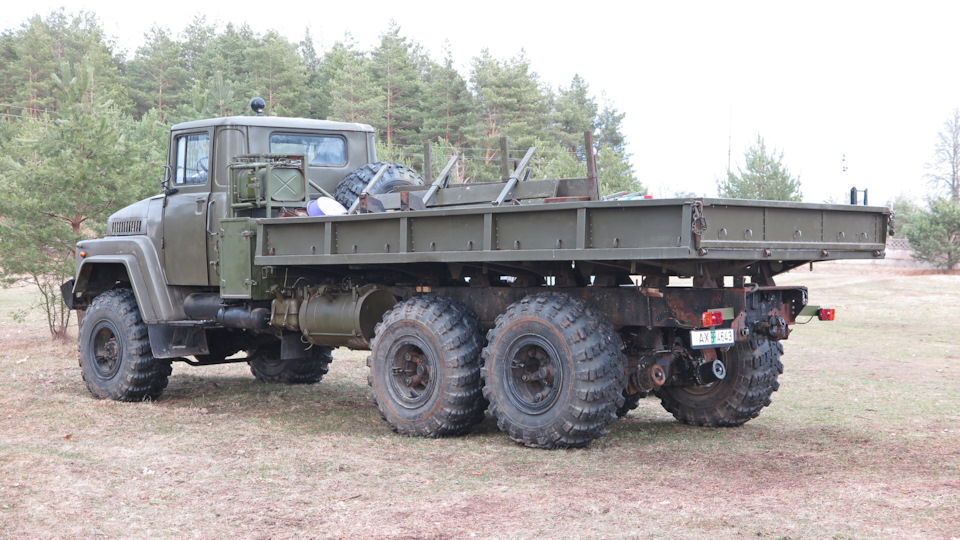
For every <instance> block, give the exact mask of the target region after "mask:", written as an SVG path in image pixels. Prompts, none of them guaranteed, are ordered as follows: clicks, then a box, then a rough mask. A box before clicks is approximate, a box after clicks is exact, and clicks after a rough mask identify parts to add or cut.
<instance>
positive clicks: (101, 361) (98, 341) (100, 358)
mask: <svg viewBox="0 0 960 540" xmlns="http://www.w3.org/2000/svg"><path fill="white" fill-rule="evenodd" d="M92 348H93V355H92V356H93V360H94V362H93V367H94V368H95V369H96V371H97V374H98V375H100V376H101V377H103V378H105V379H108V378H110V377H112V376H113V375H115V374H116V373H117V371H119V369H120V356H121V353H120V344H119V341H118V339H117V334H116V332H115V331H114V329H113V328H112V327H111V326H110V325H109V324H107V323H101V324H100V326H99V327H98V328H97V329H96V330H95V331H94V334H93V343H92Z"/></svg>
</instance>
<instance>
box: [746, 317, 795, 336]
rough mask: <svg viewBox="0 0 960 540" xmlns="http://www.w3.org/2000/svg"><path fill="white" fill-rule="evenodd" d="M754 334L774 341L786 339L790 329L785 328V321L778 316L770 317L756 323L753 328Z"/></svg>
mask: <svg viewBox="0 0 960 540" xmlns="http://www.w3.org/2000/svg"><path fill="white" fill-rule="evenodd" d="M753 330H754V332H755V333H757V334H758V335H761V336H767V337H769V338H770V339H772V340H774V341H780V340H781V339H787V336H788V335H790V328H788V327H787V321H785V320H784V319H783V317H781V316H779V315H770V316H768V317H767V318H766V319H764V320H762V321H760V322H758V323H757V324H756V326H754V328H753Z"/></svg>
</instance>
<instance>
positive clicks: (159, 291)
mask: <svg viewBox="0 0 960 540" xmlns="http://www.w3.org/2000/svg"><path fill="white" fill-rule="evenodd" d="M77 253H78V261H77V276H76V279H75V283H74V285H73V292H72V295H71V296H72V298H71V299H72V304H73V305H74V306H76V307H77V308H78V309H82V308H83V307H85V306H86V305H88V304H89V303H90V302H91V301H92V300H93V298H95V297H96V296H97V295H99V294H100V293H102V292H104V291H108V290H110V289H114V288H116V287H117V286H118V284H119V285H120V286H129V287H130V288H131V289H133V293H134V295H136V298H137V305H138V306H139V307H140V316H141V317H142V318H143V321H144V322H146V323H148V324H151V323H157V322H163V321H171V320H180V319H183V318H184V314H183V307H182V302H177V301H176V300H177V298H179V296H180V291H179V290H178V289H177V288H173V287H169V286H167V284H166V278H165V276H164V274H163V269H162V266H161V265H160V257H159V255H158V253H157V251H156V249H154V246H153V243H152V242H151V241H150V239H149V238H148V237H146V236H127V237H107V238H102V239H98V240H87V241H84V242H81V243H79V244H77ZM68 305H69V303H68Z"/></svg>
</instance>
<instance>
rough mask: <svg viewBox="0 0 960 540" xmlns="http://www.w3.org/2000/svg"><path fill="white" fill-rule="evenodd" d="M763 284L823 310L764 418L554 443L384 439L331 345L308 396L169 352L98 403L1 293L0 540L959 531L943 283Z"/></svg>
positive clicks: (959, 380) (928, 279)
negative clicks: (145, 380)
mask: <svg viewBox="0 0 960 540" xmlns="http://www.w3.org/2000/svg"><path fill="white" fill-rule="evenodd" d="M839 271H842V272H844V273H842V274H841V273H834V272H839ZM869 272H877V270H874V269H870V270H869ZM781 281H782V282H784V283H786V282H795V283H802V284H806V285H808V286H809V287H810V290H811V296H812V298H813V301H814V302H815V303H821V304H824V305H827V304H829V305H832V306H833V307H836V308H838V319H839V320H838V321H836V322H834V323H816V322H814V323H811V324H809V325H807V326H801V327H798V328H797V330H796V332H795V333H794V335H793V337H792V338H791V339H790V340H789V341H788V342H786V343H785V348H786V355H785V356H784V362H785V364H786V373H785V374H784V375H783V377H782V378H781V383H782V386H781V389H780V391H779V392H777V393H776V394H775V395H774V404H773V405H772V406H771V407H770V408H768V409H767V410H765V411H764V413H763V414H761V416H760V417H759V418H758V419H756V420H754V421H752V422H750V423H748V424H747V425H746V426H744V427H742V428H737V429H722V430H712V429H699V428H692V427H689V426H683V425H680V424H678V423H676V422H675V421H673V418H672V417H671V416H670V415H668V414H667V413H666V412H664V411H663V410H662V409H661V408H660V406H659V404H658V403H657V402H656V401H655V400H654V399H647V400H644V401H643V402H642V403H641V406H640V408H639V409H637V410H636V411H634V412H633V413H631V414H630V415H629V416H628V417H626V418H625V419H623V420H621V421H619V422H617V423H615V424H614V425H613V427H612V429H611V433H610V434H609V435H608V436H607V437H604V438H602V439H599V440H597V441H596V442H595V443H594V444H593V445H592V446H591V448H589V449H586V450H571V451H556V452H548V451H539V450H530V449H526V448H522V447H519V446H516V445H515V444H513V443H511V442H510V440H509V439H508V438H507V437H506V436H504V435H502V434H501V433H499V432H498V431H497V429H496V426H495V425H493V423H492V422H491V421H490V420H489V419H488V420H487V421H486V422H485V423H483V424H482V425H481V426H480V427H479V429H478V430H476V432H475V433H474V434H472V435H469V436H467V437H462V438H454V439H442V440H424V439H411V438H402V437H398V436H395V435H394V434H392V433H391V432H390V431H389V430H388V429H387V428H386V426H385V425H384V423H383V422H381V421H380V419H379V416H378V415H377V412H376V410H375V409H374V408H373V407H372V405H371V404H370V403H369V402H368V401H367V398H366V396H367V386H366V368H365V367H364V366H363V358H364V355H363V354H360V353H350V352H347V351H343V350H341V351H337V354H336V355H335V358H336V359H335V363H334V364H333V366H332V367H333V369H332V371H331V374H330V375H329V376H328V378H327V379H325V380H324V381H323V382H322V383H320V384H319V385H316V386H312V387H284V386H277V385H262V384H257V383H255V382H254V380H253V378H252V376H250V374H249V372H248V371H247V369H246V367H245V366H243V365H230V366H221V367H207V368H191V367H189V366H185V365H182V364H177V365H175V367H174V373H173V376H172V377H171V379H170V386H169V387H168V390H167V393H166V394H165V395H164V397H163V399H161V400H160V401H158V402H156V403H146V404H124V403H115V402H108V401H98V400H95V399H93V398H92V397H91V396H90V394H89V393H88V392H87V390H86V388H85V387H84V384H83V382H82V381H81V380H80V373H79V369H78V367H77V364H76V356H77V355H76V351H75V348H74V347H73V345H68V346H57V345H55V344H50V343H48V342H47V337H46V335H45V327H44V325H43V324H42V321H40V320H31V321H28V322H27V323H25V324H21V325H15V324H14V323H13V322H12V321H11V319H10V318H9V316H8V315H7V313H8V312H9V311H12V310H13V309H14V308H16V306H18V305H21V304H24V303H27V298H28V297H29V294H31V291H29V290H26V289H13V290H5V291H0V330H2V332H3V336H4V337H3V338H2V340H0V344H2V348H0V531H2V532H0V536H5V537H13V538H27V537H30V538H35V537H147V536H150V537H161V538H162V537H174V538H192V537H199V538H210V537H230V536H233V537H239V538H261V537H262V538H267V537H270V538H290V537H353V538H361V537H362V538H366V537H395V538H468V537H478V538H502V537H602V538H609V537H637V538H646V537H662V538H733V537H744V536H749V537H759V538H788V537H789V538H876V537H896V538H945V539H950V538H957V537H960V361H958V360H960V352H958V350H957V348H956V344H955V342H956V340H957V336H960V317H958V316H956V315H954V313H955V312H956V309H957V308H956V306H958V305H960V276H939V275H924V276H911V277H905V276H895V275H883V274H880V275H864V274H863V272H862V271H861V272H859V273H850V272H849V271H848V269H844V270H837V269H834V268H832V267H829V268H827V269H826V270H824V271H818V272H815V273H813V274H810V273H797V274H790V275H788V276H786V277H785V278H783V279H782V280H781Z"/></svg>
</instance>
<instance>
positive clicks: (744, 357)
mask: <svg viewBox="0 0 960 540" xmlns="http://www.w3.org/2000/svg"><path fill="white" fill-rule="evenodd" d="M782 354H783V346H782V345H780V343H779V342H776V341H769V340H766V339H754V340H750V341H741V342H738V343H737V344H736V345H734V346H733V347H731V348H730V349H728V350H727V351H720V355H719V357H720V360H721V361H722V362H723V364H724V366H725V367H726V372H727V373H726V377H724V379H723V380H721V381H717V382H715V383H713V384H710V385H708V386H684V387H679V386H673V387H662V388H660V389H659V390H658V392H657V393H658V394H659V396H660V404H661V405H663V408H664V409H666V410H667V411H668V412H669V413H671V414H672V415H673V416H674V417H675V418H676V419H677V420H679V421H681V422H683V423H685V424H692V425H696V426H708V427H734V426H741V425H743V424H744V423H746V422H747V421H748V420H751V419H753V418H756V417H757V415H759V414H760V410H761V409H763V408H764V407H766V406H767V405H769V404H770V396H771V395H772V394H773V393H774V392H776V391H777V389H778V388H780V383H779V382H778V381H777V377H778V376H779V375H780V374H781V373H783V364H782V363H781V362H780V356H781V355H782Z"/></svg>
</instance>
